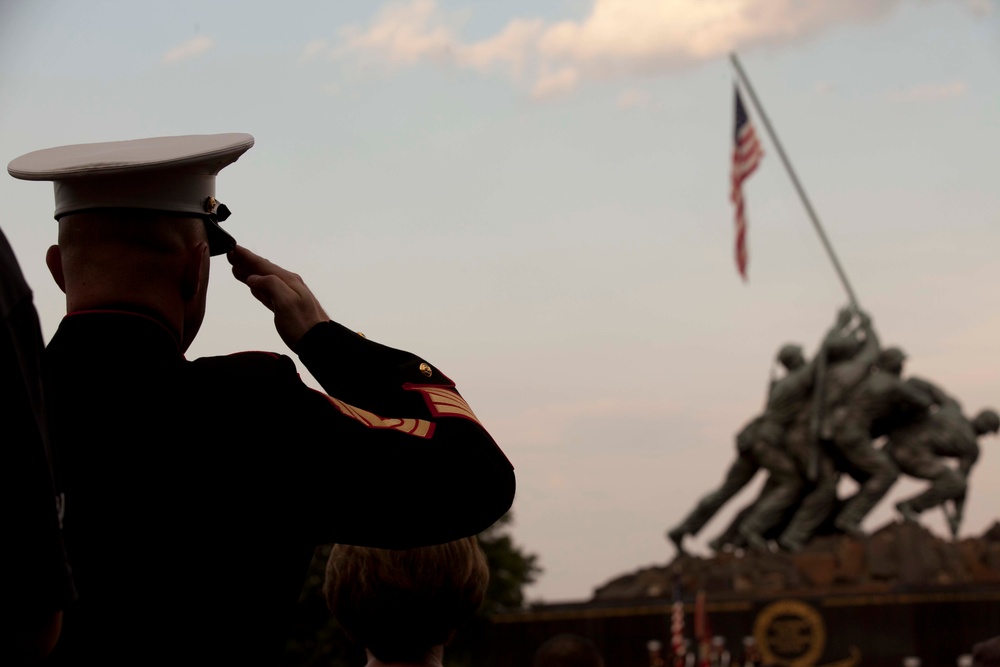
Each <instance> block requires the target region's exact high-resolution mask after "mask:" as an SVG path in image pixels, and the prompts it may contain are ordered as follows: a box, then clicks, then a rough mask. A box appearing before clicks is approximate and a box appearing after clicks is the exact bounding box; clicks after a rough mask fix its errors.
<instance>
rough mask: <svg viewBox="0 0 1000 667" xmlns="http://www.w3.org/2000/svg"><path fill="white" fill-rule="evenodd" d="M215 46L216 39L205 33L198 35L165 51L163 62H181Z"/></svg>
mask: <svg viewBox="0 0 1000 667" xmlns="http://www.w3.org/2000/svg"><path fill="white" fill-rule="evenodd" d="M214 47H215V40H214V39H212V38H211V37H207V36H205V35H198V36H197V37H192V38H191V39H189V40H188V41H186V42H184V43H183V44H179V45H178V46H175V47H174V48H172V49H170V50H169V51H167V52H166V53H164V54H163V58H162V59H161V62H163V63H166V64H170V63H179V62H181V61H182V60H190V59H191V58H197V57H198V56H200V55H202V54H204V53H207V52H208V51H211V50H212V49H213V48H214Z"/></svg>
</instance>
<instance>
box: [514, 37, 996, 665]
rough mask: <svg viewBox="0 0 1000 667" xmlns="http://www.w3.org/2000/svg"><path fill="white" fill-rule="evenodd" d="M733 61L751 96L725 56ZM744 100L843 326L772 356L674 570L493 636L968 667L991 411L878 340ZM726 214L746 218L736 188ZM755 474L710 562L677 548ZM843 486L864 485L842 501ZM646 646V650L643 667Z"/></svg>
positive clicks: (691, 660) (771, 657)
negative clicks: (802, 218) (898, 489)
mask: <svg viewBox="0 0 1000 667" xmlns="http://www.w3.org/2000/svg"><path fill="white" fill-rule="evenodd" d="M733 64H734V65H735V66H736V69H737V72H738V73H739V74H740V76H741V78H742V79H743V83H744V87H745V88H747V91H748V92H749V93H750V96H751V98H754V95H753V90H752V88H750V87H749V84H748V82H747V80H746V78H745V75H744V74H743V72H742V69H741V68H740V65H739V62H738V60H737V59H736V58H735V56H733ZM754 103H755V105H756V106H757V109H758V113H759V115H760V116H761V117H762V119H763V121H764V124H765V125H766V126H767V129H768V131H769V132H770V133H771V136H772V140H773V141H774V142H775V145H776V148H777V149H778V152H779V155H780V156H781V158H782V160H783V161H784V162H785V166H786V167H787V168H788V169H789V172H790V174H791V175H792V179H793V182H794V183H795V185H796V187H797V188H798V189H799V193H800V195H802V197H803V201H804V203H805V204H806V209H807V211H808V212H809V215H810V217H811V218H812V219H813V223H814V224H815V225H816V228H817V231H818V232H819V234H820V238H821V240H822V241H823V243H824V245H825V246H826V250H827V251H828V253H829V255H830V258H831V260H832V261H833V264H834V267H835V269H836V270H837V273H838V275H839V277H840V279H841V281H842V282H843V284H844V287H845V289H846V291H847V294H848V297H849V300H850V305H849V306H848V307H846V308H843V309H841V310H840V311H839V312H838V313H837V316H836V319H835V321H834V323H833V325H832V326H831V327H830V329H829V330H828V331H827V333H826V334H825V335H824V336H822V338H821V342H820V344H819V346H818V349H817V351H816V352H815V354H814V355H813V357H812V358H811V359H808V360H807V358H806V356H805V354H804V352H803V348H802V347H801V346H800V345H798V344H794V343H789V344H786V345H784V346H782V347H781V348H780V349H779V350H778V353H777V355H776V359H775V363H776V364H778V365H779V366H780V367H781V369H782V371H781V376H780V377H772V379H771V382H770V386H769V390H768V392H767V397H766V402H765V406H764V409H763V411H762V412H761V413H760V414H759V415H758V416H756V417H754V418H753V419H751V420H750V421H749V422H748V423H747V424H746V425H745V426H743V428H742V429H741V430H739V432H738V434H737V435H736V438H735V448H734V449H735V451H734V460H733V462H732V463H731V464H730V466H729V468H728V470H727V471H726V473H725V476H724V479H723V481H722V484H721V485H720V486H719V487H718V488H716V489H715V490H713V491H711V492H710V493H708V494H706V495H705V496H704V497H702V498H701V499H700V500H698V501H697V503H695V504H694V507H693V509H691V511H690V512H689V513H688V514H687V515H686V516H685V517H684V518H683V520H682V521H681V522H680V523H678V524H676V525H674V526H672V527H671V528H669V529H668V530H667V534H666V537H667V539H668V540H669V542H670V543H672V545H673V547H674V554H673V560H672V561H671V562H669V563H668V564H666V565H663V566H659V567H649V568H644V569H641V570H638V571H636V572H632V573H629V574H625V575H622V576H619V577H616V578H614V579H612V580H611V581H610V582H608V583H606V584H604V585H603V586H600V587H598V588H597V589H596V590H595V592H594V597H593V599H592V600H590V601H588V602H585V603H571V604H556V605H552V604H550V605H539V606H536V607H535V608H533V609H532V610H531V611H529V612H526V613H521V614H510V615H508V616H506V617H501V618H500V619H499V621H500V622H499V623H498V624H497V625H496V630H497V640H498V641H500V642H501V643H510V644H526V645H537V644H538V643H540V642H541V641H543V640H544V639H545V638H546V637H548V636H551V635H553V634H555V633H558V632H575V633H577V634H582V635H585V636H589V637H591V638H593V639H594V640H595V641H596V642H597V643H598V644H599V645H600V646H602V648H603V650H604V652H605V655H608V656H616V657H617V658H626V660H627V662H631V663H632V664H635V665H642V664H647V661H648V664H650V665H678V666H679V665H685V666H686V665H691V664H694V665H702V664H704V665H712V667H715V665H720V666H721V665H728V664H730V663H732V664H758V665H778V666H782V667H812V666H814V665H818V666H821V667H850V666H851V665H865V666H866V667H867V666H876V667H880V666H883V665H884V666H886V667H888V666H889V665H894V666H895V665H900V664H903V660H904V659H906V658H907V657H909V659H910V660H912V659H913V658H919V659H920V662H908V663H907V664H922V665H923V666H924V667H928V666H938V665H942V666H943V665H955V664H956V661H957V662H958V664H971V662H970V661H969V657H968V656H967V655H963V654H968V653H969V652H970V649H971V648H972V646H973V644H975V643H977V642H980V641H983V640H985V639H988V638H990V637H994V636H997V635H1000V522H997V523H994V524H993V526H992V527H991V528H990V529H989V530H987V531H986V533H985V534H983V535H982V536H980V537H976V538H966V539H962V540H959V539H958V534H959V529H960V526H961V524H962V518H963V511H964V507H965V501H966V496H967V494H968V493H969V478H970V473H971V472H972V470H973V467H974V466H975V463H976V461H977V459H978V458H979V455H980V447H979V440H980V439H981V438H982V437H983V436H986V435H988V434H996V433H997V431H998V430H1000V414H998V413H997V411H996V410H995V409H992V408H984V409H981V410H979V411H978V412H977V413H975V414H969V413H967V412H965V411H964V409H963V407H962V405H961V404H960V403H959V401H958V400H957V398H956V397H955V396H954V395H952V394H951V393H950V392H949V391H948V390H947V388H943V387H940V386H938V385H937V384H935V383H934V382H932V381H929V380H927V379H923V378H917V377H907V376H906V374H905V373H904V364H905V360H906V355H905V354H904V352H903V350H901V349H900V348H898V347H892V346H885V345H883V343H882V342H881V341H880V339H879V336H878V333H877V331H876V328H875V326H874V325H873V322H872V317H870V316H869V315H868V314H867V313H866V312H864V311H863V310H861V309H860V308H858V306H857V301H856V299H855V297H854V292H853V290H852V289H851V287H850V284H849V283H848V281H847V278H846V276H845V275H844V273H843V270H842V269H841V267H840V264H839V262H838V261H837V259H836V256H835V255H834V254H833V250H832V248H831V247H830V245H829V243H828V241H827V239H826V236H825V234H824V233H823V231H822V228H821V227H820V226H819V222H818V220H817V219H816V217H815V213H814V212H813V210H812V207H811V206H810V205H809V203H808V200H807V199H806V198H805V194H804V192H803V191H802V190H801V186H800V185H799V183H798V180H797V178H795V176H794V172H791V167H790V165H789V164H788V162H787V158H786V157H785V155H784V152H783V151H782V149H781V147H780V144H778V143H777V139H776V137H775V136H774V134H773V130H772V129H771V128H770V125H769V123H768V121H767V118H766V116H764V115H763V113H762V111H761V109H760V106H759V104H758V103H757V101H756V99H755V98H754ZM736 107H737V108H736V119H737V123H736V124H737V143H736V153H737V156H738V155H739V153H740V151H741V148H742V147H741V144H740V139H741V137H740V130H741V124H742V126H744V127H749V121H748V119H747V115H746V112H745V110H744V109H743V106H742V103H741V101H740V97H739V92H738V91H737V97H736ZM752 132H753V131H752V129H750V134H751V136H752ZM752 141H753V142H754V143H756V139H755V138H754V139H752ZM754 153H755V151H754V150H751V151H750V152H749V158H748V159H749V160H750V161H751V164H750V167H749V168H742V170H741V167H740V165H739V162H738V160H737V159H734V176H733V180H734V191H736V190H738V188H739V185H740V182H741V181H742V179H743V178H745V177H746V176H747V175H749V173H750V172H751V171H752V170H753V167H755V166H756V161H757V160H758V159H759V156H760V153H759V150H757V151H756V154H754ZM737 171H739V172H740V174H739V175H737ZM734 201H735V202H736V204H737V215H738V218H739V217H741V216H742V198H741V195H739V193H738V192H736V194H735V195H734ZM741 260H742V261H745V257H739V258H738V262H739V261H741ZM740 268H741V270H742V268H743V266H742V265H741V267H740ZM759 472H763V473H765V474H766V476H767V478H766V483H765V484H764V486H763V487H762V489H761V491H760V493H759V495H758V496H757V498H756V499H755V500H754V501H753V502H751V503H750V504H749V505H747V506H746V507H744V508H743V509H742V510H741V511H739V512H738V513H737V514H736V516H735V518H734V519H733V520H732V521H731V523H730V525H729V526H728V527H727V528H726V529H725V530H724V531H723V532H722V533H721V534H719V535H716V536H714V537H713V538H712V539H711V540H710V541H709V546H710V547H711V549H712V550H713V552H714V555H712V556H711V557H708V558H702V557H698V556H694V555H690V554H688V553H687V552H686V551H685V544H684V542H685V538H686V537H687V536H693V535H697V534H698V533H699V532H700V531H701V529H702V528H703V527H704V526H705V525H706V524H707V523H708V522H709V520H710V519H711V518H712V517H713V516H714V515H715V514H716V513H717V512H718V511H719V510H720V509H721V508H722V507H723V505H725V504H726V503H727V501H729V500H730V499H732V498H733V497H734V496H735V495H736V494H737V493H738V492H740V491H741V490H742V489H743V488H744V487H746V486H747V485H748V484H749V482H750V481H751V480H752V479H753V478H754V477H755V476H756V475H757V474H758V473H759ZM845 476H847V477H850V478H853V480H855V481H856V482H857V490H856V491H855V492H853V493H852V494H850V495H848V496H846V497H839V496H838V484H839V482H840V480H841V478H843V477H845ZM901 476H909V477H911V478H915V479H916V480H922V481H923V482H924V483H925V488H924V489H922V490H921V491H920V492H919V493H917V494H916V495H913V496H912V497H908V498H905V499H903V500H901V501H900V502H898V503H896V506H895V507H896V510H897V512H898V518H897V520H894V521H890V522H889V523H888V524H886V525H885V526H883V527H881V528H879V529H877V530H875V531H874V532H873V533H871V534H865V533H864V531H863V530H862V528H861V524H862V520H863V519H864V518H865V516H866V515H868V513H869V512H871V510H872V509H873V508H874V507H875V505H876V504H877V503H878V502H879V501H880V500H882V499H883V498H884V497H885V496H886V494H887V493H888V491H889V490H890V488H891V487H892V486H893V485H894V484H895V483H896V481H897V480H898V479H899V478H900V477H901ZM984 482H985V480H984ZM931 510H935V511H941V512H943V513H944V515H945V517H946V519H947V525H948V527H949V530H950V533H951V540H950V541H949V540H945V539H942V538H940V537H937V536H935V535H934V534H932V533H931V532H930V531H929V530H927V529H926V528H924V527H923V526H922V525H921V523H920V519H921V516H922V515H925V514H926V513H927V512H930V511H931ZM696 599H697V603H695V600H696ZM706 616H707V618H708V619H710V622H711V633H710V632H709V630H708V628H707V625H708V623H707V621H706V620H705V619H706ZM692 627H695V628H696V630H695V637H696V641H697V640H698V638H699V636H700V639H701V643H702V649H701V651H702V653H701V655H700V656H697V657H696V656H695V655H693V654H697V652H698V650H697V649H691V648H690V644H689V643H688V641H687V640H683V643H682V639H681V638H682V637H683V635H684V628H689V629H690V628H692ZM687 634H688V635H690V634H691V633H690V631H689V632H688V633H687ZM711 634H714V635H715V637H714V641H713V642H709V641H708V639H709V638H711ZM646 640H653V641H652V642H650V648H649V649H648V650H649V653H648V656H647V654H646V651H647V647H646ZM741 644H742V645H743V646H744V648H743V649H741V648H740V645H741ZM726 645H728V646H730V650H729V651H726V650H725V648H724V647H725V646H726ZM661 646H662V647H665V649H664V650H662V653H663V654H662V655H661V648H660V647H661ZM706 652H707V653H708V655H707V656H706V655H705V653H706ZM722 655H725V656H726V658H725V659H720V656H722ZM751 655H752V656H754V658H753V659H748V656H751ZM703 661H704V662H703ZM613 662H614V663H615V664H626V662H625V661H622V662H620V663H619V661H617V660H615V661H613ZM502 664H507V663H502ZM510 664H516V663H515V662H511V663H510ZM609 664H611V663H609Z"/></svg>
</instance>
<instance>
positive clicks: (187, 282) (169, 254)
mask: <svg viewBox="0 0 1000 667" xmlns="http://www.w3.org/2000/svg"><path fill="white" fill-rule="evenodd" d="M45 261H46V264H47V265H48V267H49V271H50V272H51V274H52V277H53V279H54V280H55V281H56V283H57V284H58V285H59V287H60V289H62V290H63V292H65V293H66V310H67V311H68V312H75V311H80V310H101V309H103V310H133V311H138V312H146V313H149V314H152V315H155V316H157V317H158V319H160V320H161V321H163V322H164V324H166V325H167V326H169V327H170V328H171V329H173V330H174V333H175V334H176V336H177V339H178V343H179V345H180V347H181V349H182V350H186V349H187V347H188V346H189V345H190V344H191V341H193V340H194V337H195V335H196V334H197V333H198V329H199V328H200V327H201V323H202V320H203V319H204V316H205V304H206V297H207V295H208V276H209V248H208V238H207V234H206V231H205V225H204V223H203V221H202V220H201V219H199V218H195V217H185V216H178V215H171V214H166V213H157V212H155V211H142V210H126V209H106V210H101V211H85V212H82V213H76V214H71V215H67V216H65V217H63V218H62V219H61V220H60V221H59V244H58V245H55V246H52V247H51V248H49V251H48V253H47V254H46V256H45Z"/></svg>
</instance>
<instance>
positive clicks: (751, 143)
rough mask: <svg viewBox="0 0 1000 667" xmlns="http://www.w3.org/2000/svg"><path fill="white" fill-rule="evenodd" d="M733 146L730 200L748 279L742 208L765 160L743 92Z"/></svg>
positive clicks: (738, 265)
mask: <svg viewBox="0 0 1000 667" xmlns="http://www.w3.org/2000/svg"><path fill="white" fill-rule="evenodd" d="M733 139H734V144H733V170H732V176H731V178H730V191H729V199H730V201H732V202H733V204H734V205H735V206H736V268H737V269H739V272H740V275H741V276H742V277H743V280H746V279H747V260H748V253H747V220H746V213H745V210H744V204H743V181H745V180H746V179H747V177H749V176H750V174H752V173H753V172H754V170H755V169H757V165H759V164H760V159H761V158H762V157H763V156H764V151H763V149H761V146H760V141H759V140H758V139H757V133H756V132H755V131H754V129H753V125H752V124H751V123H750V117H749V116H748V115H747V112H746V109H745V108H744V107H743V100H742V99H741V98H740V89H739V88H736V122H735V133H734V137H733Z"/></svg>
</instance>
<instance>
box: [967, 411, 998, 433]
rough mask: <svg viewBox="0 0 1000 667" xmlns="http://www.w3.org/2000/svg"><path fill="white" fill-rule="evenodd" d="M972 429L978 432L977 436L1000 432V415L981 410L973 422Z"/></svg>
mask: <svg viewBox="0 0 1000 667" xmlns="http://www.w3.org/2000/svg"><path fill="white" fill-rule="evenodd" d="M972 428H974V429H975V430H976V435H986V434H987V433H996V432H997V431H1000V414H997V412H996V411H995V410H980V412H979V414H978V415H976V416H975V417H974V418H973V420H972Z"/></svg>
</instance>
